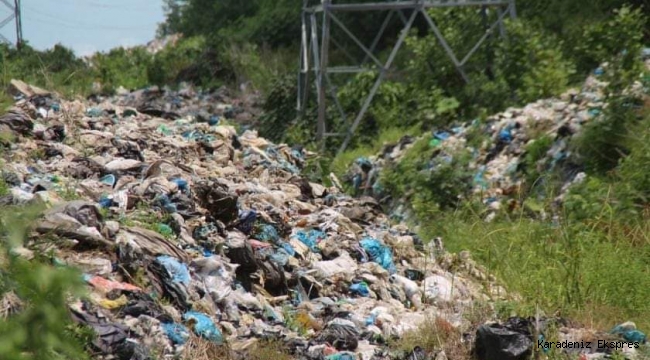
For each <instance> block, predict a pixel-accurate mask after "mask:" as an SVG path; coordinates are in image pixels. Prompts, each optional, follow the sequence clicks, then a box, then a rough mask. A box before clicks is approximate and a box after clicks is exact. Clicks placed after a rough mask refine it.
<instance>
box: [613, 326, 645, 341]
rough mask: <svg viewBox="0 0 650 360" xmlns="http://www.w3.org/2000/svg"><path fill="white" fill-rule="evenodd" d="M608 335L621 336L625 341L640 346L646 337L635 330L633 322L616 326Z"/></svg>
mask: <svg viewBox="0 0 650 360" xmlns="http://www.w3.org/2000/svg"><path fill="white" fill-rule="evenodd" d="M610 333H612V334H616V335H620V336H622V337H623V339H625V341H630V342H638V343H640V344H645V343H646V335H645V334H644V333H643V332H641V331H639V330H637V329H636V324H634V323H633V322H626V323H623V324H620V325H616V326H615V327H614V328H613V329H612V331H610Z"/></svg>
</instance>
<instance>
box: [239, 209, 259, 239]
mask: <svg viewBox="0 0 650 360" xmlns="http://www.w3.org/2000/svg"><path fill="white" fill-rule="evenodd" d="M256 220H257V213H256V212H255V211H254V210H246V211H242V213H241V214H239V224H238V225H237V229H239V230H240V231H241V232H243V233H244V234H247V235H248V234H250V232H251V231H253V225H255V221H256Z"/></svg>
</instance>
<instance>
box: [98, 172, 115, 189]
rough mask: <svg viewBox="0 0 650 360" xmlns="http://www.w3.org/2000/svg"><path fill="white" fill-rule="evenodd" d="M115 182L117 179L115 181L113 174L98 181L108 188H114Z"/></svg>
mask: <svg viewBox="0 0 650 360" xmlns="http://www.w3.org/2000/svg"><path fill="white" fill-rule="evenodd" d="M116 181H117V179H115V175H113V174H108V175H106V176H104V177H103V178H101V179H99V182H101V183H102V184H106V185H109V186H110V187H113V186H115V182H116Z"/></svg>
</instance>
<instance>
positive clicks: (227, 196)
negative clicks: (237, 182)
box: [196, 182, 239, 224]
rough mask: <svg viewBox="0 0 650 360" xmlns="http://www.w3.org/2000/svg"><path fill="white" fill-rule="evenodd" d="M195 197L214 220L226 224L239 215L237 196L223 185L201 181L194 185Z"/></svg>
mask: <svg viewBox="0 0 650 360" xmlns="http://www.w3.org/2000/svg"><path fill="white" fill-rule="evenodd" d="M196 197H197V199H198V202H199V204H200V205H201V206H202V207H204V208H205V209H207V210H208V211H209V212H210V215H212V217H213V218H214V219H216V220H220V221H222V222H224V223H226V224H228V223H230V222H231V221H233V220H235V219H237V217H238V216H239V209H238V208H237V200H238V197H237V195H235V194H232V193H230V192H229V191H228V188H227V187H226V186H224V185H221V184H218V183H215V182H201V183H199V184H197V185H196Z"/></svg>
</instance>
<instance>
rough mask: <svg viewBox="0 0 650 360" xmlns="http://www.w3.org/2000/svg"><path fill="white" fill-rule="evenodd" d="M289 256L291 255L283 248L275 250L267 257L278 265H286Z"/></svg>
mask: <svg viewBox="0 0 650 360" xmlns="http://www.w3.org/2000/svg"><path fill="white" fill-rule="evenodd" d="M290 257H291V255H289V254H287V252H286V251H284V249H278V250H277V251H276V252H274V253H272V254H271V255H269V259H270V260H271V261H273V262H274V263H276V264H278V265H280V266H285V265H287V263H288V262H289V258H290Z"/></svg>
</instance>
